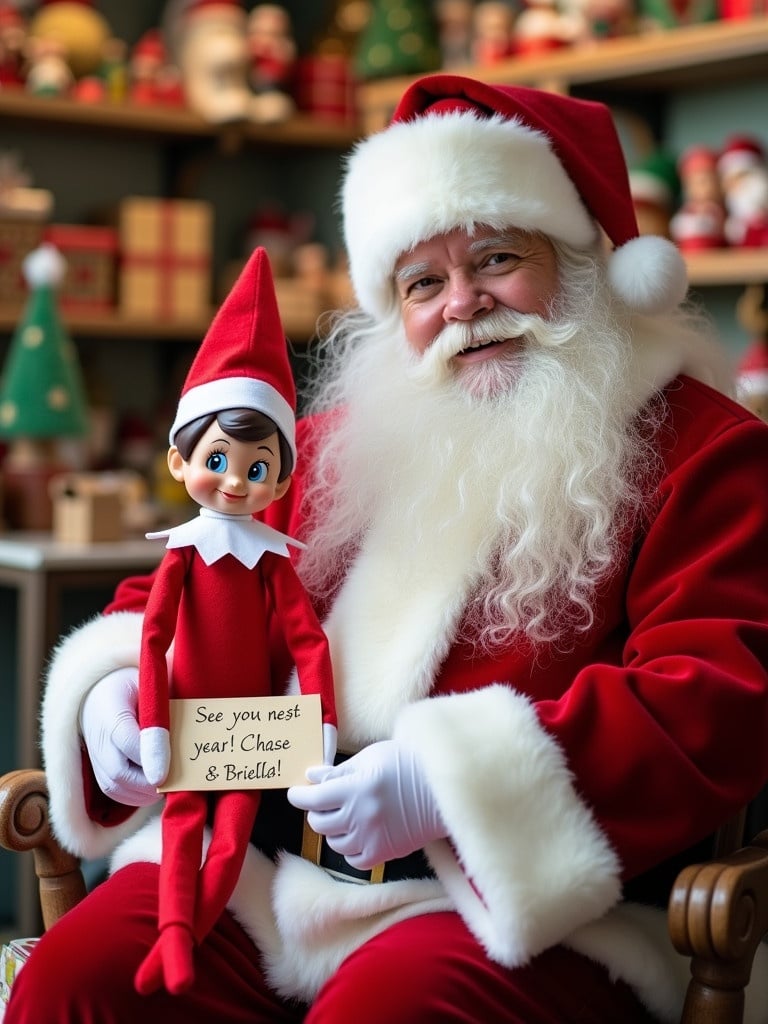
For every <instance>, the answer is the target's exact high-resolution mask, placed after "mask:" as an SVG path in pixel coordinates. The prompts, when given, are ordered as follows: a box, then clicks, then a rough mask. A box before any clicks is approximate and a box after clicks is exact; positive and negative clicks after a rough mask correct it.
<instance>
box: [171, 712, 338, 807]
mask: <svg viewBox="0 0 768 1024" xmlns="http://www.w3.org/2000/svg"><path fill="white" fill-rule="evenodd" d="M170 713H171V767H170V771H169V772H168V778H167V779H166V780H165V782H164V783H163V785H162V786H158V789H159V790H160V792H161V793H165V792H168V791H170V790H179V789H189V790H201V789H282V788H287V787H288V786H293V785H297V784H299V785H300V784H302V783H305V782H306V781H307V779H306V770H307V768H309V767H311V766H312V765H317V764H322V762H323V727H322V711H321V708H320V696H319V695H318V694H307V695H302V696H297V697H227V698H216V699H212V700H205V699H200V700H172V701H171V711H170Z"/></svg>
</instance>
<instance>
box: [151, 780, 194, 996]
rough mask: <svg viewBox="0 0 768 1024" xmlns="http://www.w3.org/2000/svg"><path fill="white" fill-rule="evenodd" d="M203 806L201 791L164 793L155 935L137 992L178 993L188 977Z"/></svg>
mask: <svg viewBox="0 0 768 1024" xmlns="http://www.w3.org/2000/svg"><path fill="white" fill-rule="evenodd" d="M207 810H208V801H207V797H206V794H205V793H190V792H178V793H169V794H168V795H167V796H166V802H165V807H164V808H163V819H162V827H163V859H162V862H161V864H160V893H159V896H158V914H157V926H158V929H159V931H160V935H159V936H158V939H157V942H155V944H154V946H153V947H152V949H151V950H150V951H149V953H148V954H147V956H146V958H145V959H144V961H143V962H142V964H141V965H140V966H139V969H138V971H137V972H136V979H135V982H136V990H137V992H140V993H141V994H142V995H149V994H150V993H151V992H155V991H157V989H159V988H160V987H161V986H163V985H165V987H166V988H167V990H168V991H169V992H171V993H173V994H175V995H178V994H179V993H180V992H184V991H185V990H186V989H188V988H189V987H190V985H191V984H192V982H193V981H194V976H195V975H194V965H193V952H194V940H193V938H192V936H193V924H194V920H195V900H196V893H197V884H198V874H199V871H200V859H201V857H202V848H203V829H204V827H205V819H206V815H207Z"/></svg>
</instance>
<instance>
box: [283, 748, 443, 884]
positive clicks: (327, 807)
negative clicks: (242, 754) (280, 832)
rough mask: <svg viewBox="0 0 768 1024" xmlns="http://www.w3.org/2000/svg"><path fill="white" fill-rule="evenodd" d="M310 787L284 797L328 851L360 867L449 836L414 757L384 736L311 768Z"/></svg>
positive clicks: (366, 866) (411, 751) (413, 753)
mask: <svg viewBox="0 0 768 1024" xmlns="http://www.w3.org/2000/svg"><path fill="white" fill-rule="evenodd" d="M307 778H308V779H309V780H310V782H314V783H315V785H312V786H291V788H290V789H289V790H288V800H289V802H290V803H291V804H293V806H294V807H298V808H300V809H301V810H304V811H309V814H308V815H307V821H308V823H309V825H310V826H311V828H313V829H314V830H315V832H319V833H320V835H324V836H326V837H327V839H328V845H329V846H330V847H331V849H332V850H335V851H336V852H337V853H340V854H342V856H343V857H345V858H346V860H347V861H348V862H349V863H350V864H351V865H352V867H355V868H359V869H360V870H361V871H367V870H368V869H369V868H372V867H373V866H374V865H375V864H380V863H381V862H382V861H385V860H392V859H394V858H397V857H405V856H407V855H408V854H409V853H413V851H414V850H419V849H421V847H422V846H424V844H425V843H426V842H429V840H431V839H440V838H442V837H443V836H446V835H447V834H448V829H447V828H446V827H445V824H444V822H443V819H442V817H441V815H440V811H439V809H438V807H437V803H436V801H435V797H434V794H433V793H432V790H431V788H430V787H429V785H428V784H427V782H426V780H425V778H424V774H423V771H422V768H421V764H420V762H419V759H418V757H417V756H416V754H415V752H414V751H413V750H411V749H410V748H408V747H404V746H402V745H401V744H400V743H397V742H395V740H382V741H381V742H380V743H374V744H372V745H371V746H370V747H365V748H364V749H363V750H361V751H360V753H359V754H355V755H354V757H350V758H349V760H348V761H345V762H344V763H343V764H340V765H337V766H336V767H335V768H329V767H327V766H322V767H317V768H310V769H309V771H308V772H307Z"/></svg>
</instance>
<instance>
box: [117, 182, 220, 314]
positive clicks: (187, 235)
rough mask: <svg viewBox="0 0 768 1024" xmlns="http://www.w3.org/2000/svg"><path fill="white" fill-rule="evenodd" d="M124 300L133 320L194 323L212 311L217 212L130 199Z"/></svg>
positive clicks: (190, 203)
mask: <svg viewBox="0 0 768 1024" xmlns="http://www.w3.org/2000/svg"><path fill="white" fill-rule="evenodd" d="M118 233H119V240H120V269H119V277H118V301H119V305H120V309H121V311H122V312H123V313H125V314H126V315H128V316H134V317H138V318H141V319H158V320H166V321H167V320H190V319H196V318H199V317H201V316H207V315H209V313H210V308H211V252H212V246H213V208H212V206H211V204H210V203H207V202H203V201H202V200H193V199H168V200H164V199H151V198H145V197H141V196H134V197H129V198H127V199H124V200H123V201H122V202H121V204H120V208H119V213H118Z"/></svg>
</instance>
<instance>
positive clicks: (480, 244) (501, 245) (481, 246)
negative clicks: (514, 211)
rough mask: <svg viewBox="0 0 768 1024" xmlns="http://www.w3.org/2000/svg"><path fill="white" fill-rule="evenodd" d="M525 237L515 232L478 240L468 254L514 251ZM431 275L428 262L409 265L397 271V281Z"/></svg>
mask: <svg viewBox="0 0 768 1024" xmlns="http://www.w3.org/2000/svg"><path fill="white" fill-rule="evenodd" d="M523 237H524V236H523V234H522V233H521V232H518V231H515V232H510V233H505V234H503V235H494V236H493V237H492V238H478V239H477V240H476V241H474V242H472V243H471V244H470V246H469V249H468V252H469V254H470V255H471V256H475V255H477V253H482V252H485V251H486V250H488V249H505V248H511V249H514V248H516V247H517V246H518V245H520V243H521V240H522V238H523ZM429 273H430V264H429V263H428V262H427V261H426V260H423V261H421V262H419V263H407V264H406V265H405V266H404V267H400V269H399V270H396V271H395V281H396V282H399V281H409V280H413V279H414V278H417V279H418V278H419V277H428V276H429Z"/></svg>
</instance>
